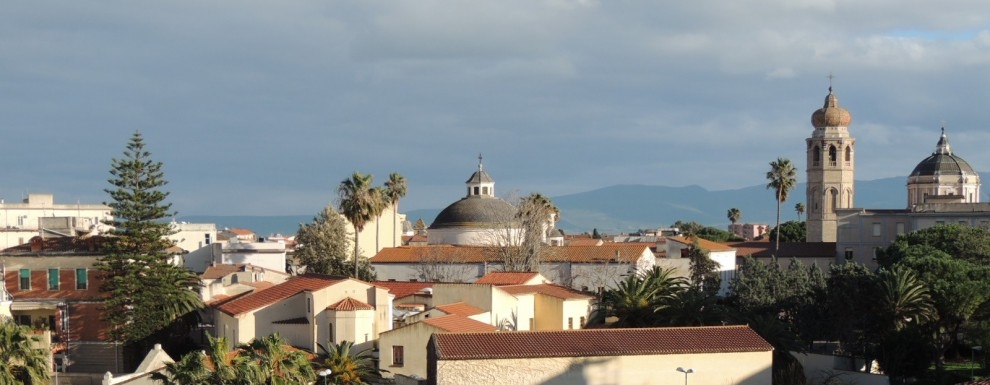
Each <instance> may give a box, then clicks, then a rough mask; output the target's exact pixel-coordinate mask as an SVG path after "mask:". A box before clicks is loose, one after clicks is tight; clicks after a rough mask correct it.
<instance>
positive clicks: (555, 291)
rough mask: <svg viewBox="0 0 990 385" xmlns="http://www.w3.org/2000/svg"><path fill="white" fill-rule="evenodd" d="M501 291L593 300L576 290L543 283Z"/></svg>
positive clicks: (507, 287)
mask: <svg viewBox="0 0 990 385" xmlns="http://www.w3.org/2000/svg"><path fill="white" fill-rule="evenodd" d="M499 289H501V290H502V291H504V292H506V293H509V294H512V295H516V294H530V293H539V294H545V295H549V296H551V297H556V298H560V299H591V298H594V297H592V296H590V295H585V294H584V293H581V292H580V291H577V290H572V289H570V288H567V287H564V286H560V285H554V284H549V283H544V284H541V285H515V286H499Z"/></svg>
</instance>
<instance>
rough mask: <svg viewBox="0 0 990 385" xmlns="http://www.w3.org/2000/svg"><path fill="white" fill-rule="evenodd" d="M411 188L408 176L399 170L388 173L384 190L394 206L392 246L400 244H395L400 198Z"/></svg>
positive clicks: (386, 197) (385, 195) (390, 204)
mask: <svg viewBox="0 0 990 385" xmlns="http://www.w3.org/2000/svg"><path fill="white" fill-rule="evenodd" d="M408 189H409V186H408V183H407V182H406V178H405V177H404V176H402V174H399V173H397V172H393V173H391V174H389V175H388V180H387V181H385V190H384V191H382V193H383V195H384V198H385V200H386V201H388V203H389V206H391V207H392V234H393V237H392V247H396V246H398V245H396V244H395V239H396V238H397V237H395V234H396V233H398V232H399V230H398V217H399V200H400V199H402V198H404V197H405V196H406V192H407V190H408Z"/></svg>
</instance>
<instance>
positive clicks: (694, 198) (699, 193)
mask: <svg viewBox="0 0 990 385" xmlns="http://www.w3.org/2000/svg"><path fill="white" fill-rule="evenodd" d="M905 183H906V182H905V179H904V178H903V177H892V178H883V179H876V180H869V181H856V202H855V203H856V205H855V206H856V207H867V208H876V209H896V208H903V207H905V206H906V204H907V190H906V188H905ZM804 191H805V184H804V183H800V184H798V185H797V187H796V188H795V189H794V190H792V191H791V194H790V197H789V198H788V199H787V202H785V203H784V204H783V205H781V209H780V217H781V221H787V220H794V219H797V213H796V212H795V211H794V205H795V204H796V203H798V202H804V201H805V199H804V198H805V196H804V194H805V192H804ZM552 200H553V203H554V204H555V205H557V207H558V208H559V209H560V212H561V214H560V216H561V219H560V222H558V223H557V227H558V228H561V229H563V230H564V232H565V233H569V234H573V233H582V232H586V231H588V232H590V231H591V230H592V229H595V228H597V229H598V230H599V231H601V232H607V233H617V232H629V231H635V230H639V229H648V228H657V227H668V226H670V225H671V224H673V223H674V222H676V221H678V220H682V221H695V222H698V223H701V224H703V225H708V226H716V227H719V228H724V227H725V226H726V225H728V223H729V220H728V218H726V211H728V210H729V209H730V208H733V207H735V208H738V209H739V210H741V211H742V222H749V223H767V224H772V223H774V221H775V220H776V219H775V218H776V210H777V206H776V205H775V204H774V200H773V193H772V192H770V190H767V189H766V188H765V186H764V185H756V186H751V187H745V188H741V189H736V190H719V191H709V190H706V189H705V188H703V187H699V186H686V187H666V186H645V185H617V186H609V187H604V188H600V189H597V190H592V191H587V192H582V193H577V194H570V195H562V196H558V197H553V198H552ZM451 203H453V202H451ZM442 209H443V208H436V209H423V210H412V211H408V212H406V214H407V215H408V218H409V220H410V221H412V222H415V221H416V220H417V219H420V218H422V219H423V220H424V221H426V223H427V224H429V223H430V222H432V221H433V219H434V218H436V216H437V214H439V213H440V210H442ZM314 215H315V213H314ZM182 220H183V221H186V222H196V223H216V224H217V227H218V228H221V229H222V228H224V227H239V228H247V229H251V230H254V231H255V233H257V234H258V235H259V236H268V235H271V234H276V233H277V234H294V233H295V232H296V230H298V228H299V224H300V223H308V222H310V221H312V220H313V215H285V216H206V215H188V216H183V217H182Z"/></svg>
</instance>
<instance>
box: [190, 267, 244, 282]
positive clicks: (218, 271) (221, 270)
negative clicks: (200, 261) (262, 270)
mask: <svg viewBox="0 0 990 385" xmlns="http://www.w3.org/2000/svg"><path fill="white" fill-rule="evenodd" d="M239 271H244V264H243V263H238V264H235V265H213V266H210V267H207V268H206V271H204V272H203V274H200V275H199V277H200V278H202V279H220V278H223V277H226V276H227V274H230V273H236V272H239Z"/></svg>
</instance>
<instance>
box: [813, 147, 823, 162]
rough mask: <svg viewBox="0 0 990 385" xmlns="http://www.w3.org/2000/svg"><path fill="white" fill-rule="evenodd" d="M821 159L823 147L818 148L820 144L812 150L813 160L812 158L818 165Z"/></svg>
mask: <svg viewBox="0 0 990 385" xmlns="http://www.w3.org/2000/svg"><path fill="white" fill-rule="evenodd" d="M821 159H822V149H820V148H818V146H815V148H814V150H812V160H811V162H812V163H813V164H814V165H815V166H817V165H818V162H820V161H821Z"/></svg>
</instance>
